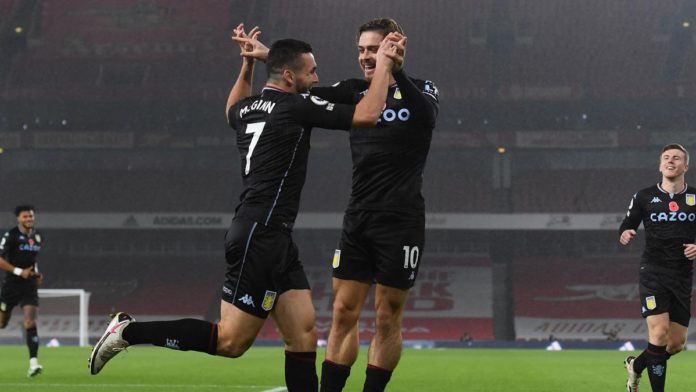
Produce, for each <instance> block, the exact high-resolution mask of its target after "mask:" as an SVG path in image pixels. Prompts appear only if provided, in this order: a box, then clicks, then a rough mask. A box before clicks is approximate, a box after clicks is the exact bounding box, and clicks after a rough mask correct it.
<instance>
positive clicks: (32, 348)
mask: <svg viewBox="0 0 696 392" xmlns="http://www.w3.org/2000/svg"><path fill="white" fill-rule="evenodd" d="M14 213H15V216H16V217H17V226H16V227H15V228H13V229H11V230H9V231H7V232H6V233H5V234H4V235H3V236H2V238H0V268H1V269H3V270H5V271H6V274H5V280H4V281H3V282H2V291H1V292H0V328H5V327H7V323H8V322H9V321H10V317H11V316H12V309H13V308H14V307H15V306H17V305H19V306H20V307H21V308H22V313H23V314H24V330H25V336H26V339H27V347H28V348H29V370H28V371H27V376H29V377H34V376H36V375H38V374H41V372H42V371H43V367H42V366H41V365H40V364H39V360H38V354H39V335H38V333H37V330H36V319H37V316H38V313H39V293H38V290H39V285H40V284H41V283H42V282H43V275H41V274H40V273H39V267H38V264H37V262H36V257H37V256H38V254H39V251H40V250H41V239H42V238H41V234H40V233H38V232H37V231H36V230H35V229H34V218H35V216H34V207H33V206H30V205H21V206H17V208H15V210H14Z"/></svg>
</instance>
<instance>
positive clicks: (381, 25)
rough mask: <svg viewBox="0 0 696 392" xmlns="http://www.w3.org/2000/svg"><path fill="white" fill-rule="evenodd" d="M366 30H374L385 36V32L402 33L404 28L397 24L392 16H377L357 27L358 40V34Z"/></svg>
mask: <svg viewBox="0 0 696 392" xmlns="http://www.w3.org/2000/svg"><path fill="white" fill-rule="evenodd" d="M366 31H376V32H378V33H380V34H382V36H384V37H386V36H387V34H389V33H393V32H395V31H396V32H398V33H401V34H403V33H404V30H403V29H402V28H401V26H399V24H398V23H397V22H396V21H395V20H394V19H392V18H377V19H372V20H371V21H369V22H366V23H363V25H362V26H360V28H359V29H358V40H360V36H361V35H362V33H364V32H366Z"/></svg>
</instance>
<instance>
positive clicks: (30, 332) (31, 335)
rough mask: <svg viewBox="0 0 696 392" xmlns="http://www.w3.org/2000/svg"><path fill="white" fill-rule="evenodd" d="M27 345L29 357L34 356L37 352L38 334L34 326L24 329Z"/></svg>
mask: <svg viewBox="0 0 696 392" xmlns="http://www.w3.org/2000/svg"><path fill="white" fill-rule="evenodd" d="M26 335H27V336H26V337H27V347H28V348H29V358H36V356H37V355H38V354H39V335H38V333H37V332H36V327H33V328H27V329H26Z"/></svg>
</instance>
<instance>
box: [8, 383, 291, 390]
mask: <svg viewBox="0 0 696 392" xmlns="http://www.w3.org/2000/svg"><path fill="white" fill-rule="evenodd" d="M0 385H2V386H8V387H20V388H21V387H32V388H33V387H36V386H39V385H40V386H42V387H75V388H94V387H98V388H225V389H246V390H248V389H249V388H254V389H256V388H272V389H264V390H263V391H262V392H281V391H286V390H287V389H285V387H273V386H271V385H219V384H207V385H205V384H204V385H200V384H196V385H194V384H55V383H53V384H44V383H36V384H35V383H0Z"/></svg>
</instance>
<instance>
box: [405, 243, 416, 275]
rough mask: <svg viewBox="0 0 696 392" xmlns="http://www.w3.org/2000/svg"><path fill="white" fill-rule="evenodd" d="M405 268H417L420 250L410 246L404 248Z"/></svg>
mask: <svg viewBox="0 0 696 392" xmlns="http://www.w3.org/2000/svg"><path fill="white" fill-rule="evenodd" d="M403 249H404V268H406V269H408V267H409V266H410V267H411V268H416V266H417V265H418V254H419V250H418V247H417V246H414V247H410V246H404V248H403Z"/></svg>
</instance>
